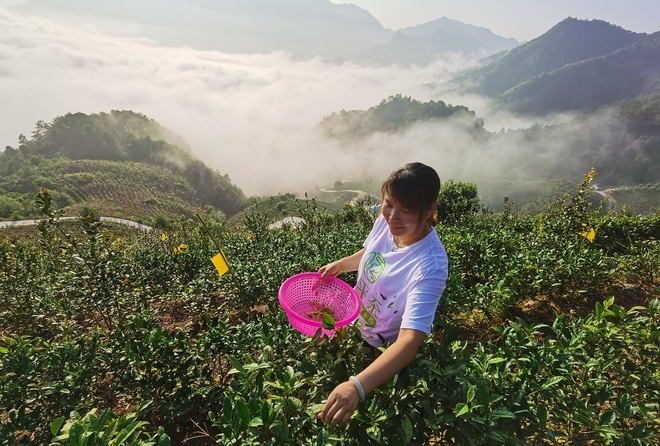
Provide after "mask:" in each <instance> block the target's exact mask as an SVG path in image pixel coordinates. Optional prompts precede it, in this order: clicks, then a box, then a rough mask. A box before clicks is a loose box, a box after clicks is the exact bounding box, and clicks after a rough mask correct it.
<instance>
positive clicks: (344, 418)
mask: <svg viewBox="0 0 660 446" xmlns="http://www.w3.org/2000/svg"><path fill="white" fill-rule="evenodd" d="M425 338H426V334H425V333H424V332H421V331H419V330H411V329H406V328H403V329H401V330H400V331H399V336H398V338H397V340H396V342H394V343H393V344H391V345H390V346H389V347H387V348H386V349H385V351H384V352H383V353H382V354H381V355H380V356H379V357H378V358H376V360H375V361H374V362H372V363H371V364H370V365H369V367H367V368H366V369H364V370H363V371H362V372H360V373H359V374H358V375H356V378H357V379H358V381H359V382H360V384H362V388H363V389H364V393H365V394H367V393H369V392H371V391H372V390H374V389H375V388H377V387H378V386H380V385H382V384H384V383H385V382H387V381H388V380H390V379H391V378H392V377H394V375H396V374H397V373H399V372H400V371H401V370H402V369H403V368H404V367H406V366H407V365H408V364H410V363H411V362H412V360H413V359H415V356H416V355H417V352H418V351H419V348H420V347H421V345H422V343H423V342H424V339H425ZM359 402H360V394H359V393H358V390H357V387H356V386H355V384H353V382H352V381H346V382H344V383H342V384H339V385H338V386H337V387H336V388H335V389H334V390H333V391H332V393H330V395H329V396H328V399H327V401H326V402H325V404H324V405H323V410H322V411H321V413H320V414H319V418H320V419H321V420H323V421H325V422H326V423H329V424H335V425H339V426H342V425H344V424H346V422H348V420H349V419H350V418H351V416H352V415H353V412H355V409H356V408H357V406H358V403H359Z"/></svg>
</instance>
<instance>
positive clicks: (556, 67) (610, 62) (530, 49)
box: [453, 18, 660, 115]
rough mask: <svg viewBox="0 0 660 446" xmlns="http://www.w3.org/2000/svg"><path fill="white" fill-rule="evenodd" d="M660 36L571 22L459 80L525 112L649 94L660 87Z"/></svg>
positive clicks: (585, 108)
mask: <svg viewBox="0 0 660 446" xmlns="http://www.w3.org/2000/svg"><path fill="white" fill-rule="evenodd" d="M659 76H660V34H658V33H655V34H651V35H648V34H643V33H634V32H631V31H627V30H625V29H623V28H621V27H619V26H615V25H612V24H609V23H607V22H604V21H600V20H592V21H589V20H578V19H573V18H568V19H566V20H563V21H562V22H560V23H558V24H557V25H555V26H554V27H553V28H552V29H550V30H549V31H548V32H546V33H545V34H543V35H541V36H540V37H538V38H536V39H534V40H532V41H530V42H527V43H525V44H523V45H520V46H518V47H516V48H514V49H513V50H511V51H509V52H508V53H507V54H505V55H504V56H503V57H501V58H499V59H498V60H496V61H494V62H492V63H489V64H487V65H486V66H484V67H482V68H479V69H476V70H473V71H470V72H468V73H465V74H463V75H461V76H458V77H457V78H455V79H454V81H453V84H454V85H456V86H458V87H459V88H460V89H462V90H464V91H467V92H471V93H478V94H483V95H486V96H488V97H490V98H493V99H494V100H495V102H496V103H497V104H499V105H500V106H502V107H505V108H507V109H508V110H512V111H515V112H519V113H525V114H533V115H545V114H547V113H550V112H557V111H570V110H577V111H582V112H590V111H593V110H595V109H596V108H597V107H598V106H600V105H605V104H610V103H612V102H615V101H619V100H624V99H628V98H632V97H635V96H638V95H642V94H647V93H649V92H652V91H654V90H656V89H657V88H658V87H659V84H658V79H659Z"/></svg>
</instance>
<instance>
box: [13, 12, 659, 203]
mask: <svg viewBox="0 0 660 446" xmlns="http://www.w3.org/2000/svg"><path fill="white" fill-rule="evenodd" d="M507 1H508V0H507ZM7 2H11V0H0V29H1V30H2V33H0V98H1V100H2V106H1V107H0V147H3V148H4V147H5V146H7V145H8V146H14V147H15V146H16V145H17V141H18V136H19V135H20V134H24V135H26V136H28V137H30V136H31V133H32V131H33V130H34V128H35V124H36V123H37V121H40V120H42V121H45V122H47V123H48V122H51V121H52V120H53V119H55V118H56V117H58V116H62V115H64V114H66V113H75V112H82V113H86V114H92V113H101V112H110V111H111V110H133V111H135V112H138V113H142V114H144V115H146V116H148V117H149V118H151V119H154V120H155V121H156V122H158V123H160V124H161V125H163V126H165V127H167V128H169V129H170V130H172V131H174V132H176V133H178V134H180V135H181V136H182V137H183V138H184V139H185V140H186V142H187V143H188V144H189V145H190V146H191V148H192V151H193V153H194V154H195V155H196V156H197V157H198V158H199V159H200V160H202V161H203V162H205V163H206V164H207V165H209V166H210V167H212V168H214V169H216V170H218V171H219V172H220V173H221V174H223V175H224V174H227V175H228V176H229V177H230V179H231V180H232V182H234V184H236V185H237V186H238V187H240V188H241V189H242V190H243V191H244V192H245V194H246V195H248V196H250V195H275V194H278V193H286V192H293V193H296V194H298V195H303V194H304V193H309V194H310V195H312V196H313V194H314V191H315V190H318V188H320V187H325V186H328V185H332V184H334V183H335V182H336V181H338V180H344V179H360V178H364V177H365V176H366V177H371V178H384V177H385V176H387V174H389V172H391V171H392V170H394V169H396V168H397V167H399V166H400V165H402V164H404V163H405V162H409V161H421V162H425V163H427V164H430V165H431V166H433V167H435V168H436V170H438V172H439V173H440V176H441V178H442V179H443V181H444V180H446V179H456V180H473V179H474V178H479V177H482V176H488V175H494V174H497V173H498V172H502V171H505V170H506V171H507V172H511V169H512V168H513V167H512V166H511V165H509V164H508V163H507V160H508V157H507V151H511V153H513V152H514V151H517V150H534V147H530V146H529V144H527V146H525V147H516V146H515V145H514V144H511V145H510V146H508V147H506V148H504V147H496V148H488V147H475V142H474V140H473V139H472V138H471V137H469V135H468V133H467V132H466V131H465V127H464V123H446V124H442V125H433V126H428V125H427V126H424V125H421V126H417V127H415V128H413V129H410V130H409V131H408V132H406V133H403V134H398V135H383V134H380V135H375V136H373V137H371V138H368V139H367V140H364V141H361V142H360V144H359V145H348V146H346V145H341V144H340V143H338V142H337V141H333V140H330V139H328V138H325V137H323V135H322V134H321V132H320V131H319V130H318V128H317V124H318V123H319V122H320V121H321V119H322V118H323V117H324V116H327V115H329V114H331V113H333V112H339V111H341V110H367V109H369V108H370V107H373V106H375V105H377V104H378V103H380V102H381V101H382V100H383V99H386V98H388V97H389V96H391V95H394V94H402V95H404V96H411V97H413V98H414V99H417V100H420V101H429V100H436V101H437V100H443V101H445V102H446V103H448V104H453V105H465V106H467V107H469V108H470V109H472V110H474V111H475V113H476V115H477V117H480V118H483V119H484V121H485V124H486V125H485V126H486V129H488V130H490V131H499V130H500V129H504V128H506V129H514V128H525V127H528V126H530V125H532V124H534V123H537V120H529V119H526V118H524V117H516V116H510V115H507V114H504V113H493V112H492V111H491V110H489V107H488V105H487V101H486V100H485V99H482V98H479V97H474V96H472V97H466V96H461V97H457V96H453V95H452V94H450V93H447V92H442V93H439V92H438V91H437V90H436V89H434V88H431V87H430V85H438V84H441V83H442V82H443V81H446V80H449V79H450V78H451V76H452V75H453V74H455V73H457V72H458V71H460V70H462V69H464V68H467V67H470V66H474V64H475V62H476V61H475V60H467V59H462V58H461V57H459V56H452V57H448V58H446V59H444V60H438V61H437V62H436V63H434V64H432V65H429V66H428V67H424V68H418V67H410V68H404V67H385V68H383V67H381V68H376V67H365V66H358V65H355V64H353V63H350V62H345V63H341V64H338V63H332V62H325V61H323V60H321V59H319V58H315V59H311V60H300V59H296V58H292V57H290V56H289V55H287V54H285V53H283V52H274V53H271V54H252V55H247V54H223V53H220V52H217V51H199V50H194V49H185V48H169V47H162V46H157V45H156V44H154V43H153V42H150V41H147V40H145V39H141V38H135V37H134V38H124V37H117V36H109V35H106V34H104V33H103V32H101V31H99V30H98V29H95V28H94V27H92V26H90V25H88V24H83V23H80V24H76V25H75V26H74V25H70V24H67V23H63V22H60V21H53V20H49V19H46V18H39V17H35V16H23V15H19V14H16V13H13V12H11V11H10V10H8V9H6V8H3V6H7ZM381 2H382V3H383V4H388V3H390V4H395V3H396V4H399V5H400V4H403V3H404V2H403V1H401V2H398V3H397V2H392V1H388V0H378V2H376V3H379V4H380V3H381ZM14 3H15V2H14ZM363 3H367V2H366V0H365V1H364V2H363ZM406 3H410V8H409V9H410V11H409V12H410V13H411V14H412V13H413V12H414V11H415V10H418V8H419V7H421V6H423V2H421V1H417V0H406ZM432 3H436V2H427V5H431V4H432ZM437 3H443V2H439V1H438V2H437ZM455 3H459V2H455ZM460 3H461V4H462V3H464V1H461V2H460ZM468 3H469V2H468ZM482 3H483V4H489V3H487V2H485V1H484V2H482ZM493 3H494V2H493ZM529 3H540V2H538V1H535V2H529ZM605 3H606V2H605ZM633 3H634V2H633ZM659 3H660V2H659ZM559 4H561V3H559ZM362 6H365V7H366V6H367V5H364V4H363V5H362ZM454 8H457V7H456V6H454ZM393 10H394V8H393ZM435 11H436V10H431V9H427V12H426V13H427V14H429V15H433V16H441V15H442V14H446V15H450V11H446V12H437V14H436V13H435ZM459 12H460V10H459V9H456V11H455V14H458V13H459ZM417 13H419V11H418V12H417ZM463 13H465V14H467V12H465V11H463ZM482 13H483V14H485V12H482ZM455 14H451V15H452V16H453V17H452V18H456V19H459V20H466V21H468V20H467V18H466V17H458V16H457V15H455ZM539 14H540V12H539ZM374 15H375V16H376V17H377V18H378V19H380V20H383V22H384V24H386V25H387V26H405V25H406V24H410V23H403V21H404V20H411V21H413V22H414V21H415V18H414V17H413V16H411V18H410V19H404V17H403V15H401V17H399V18H398V19H396V20H399V21H401V22H400V23H399V24H394V23H387V22H386V20H395V19H394V18H390V19H387V17H379V16H378V15H379V11H378V10H375V9H374ZM560 15H561V16H562V17H563V16H564V15H566V14H564V13H562V14H560ZM639 15H640V16H643V15H644V14H642V13H640V14H639ZM659 16H660V15H659ZM471 17H472V18H471V19H470V21H472V22H473V23H474V24H478V25H483V26H489V24H488V23H481V22H480V21H479V20H478V16H477V15H476V13H475V15H473V16H471ZM484 20H485V19H484ZM554 20H555V19H552V20H551V21H554ZM640 20H641V18H640ZM521 21H524V20H522V19H521ZM617 22H618V23H621V24H623V23H622V22H621V21H618V20H617ZM512 26H513V25H512ZM539 26H542V25H539ZM659 28H660V26H659ZM512 29H513V28H512ZM636 30H637V31H644V29H639V28H638V29H636ZM498 32H501V31H498ZM511 35H512V36H514V37H516V38H525V37H526V36H525V35H523V34H520V35H518V34H511ZM567 119H569V117H568V116H556V117H552V118H548V119H547V120H546V121H545V122H546V123H549V122H553V121H554V122H557V121H562V120H567ZM551 144H553V145H558V144H560V142H559V141H552V142H551ZM569 149H570V147H569ZM488 154H490V155H488Z"/></svg>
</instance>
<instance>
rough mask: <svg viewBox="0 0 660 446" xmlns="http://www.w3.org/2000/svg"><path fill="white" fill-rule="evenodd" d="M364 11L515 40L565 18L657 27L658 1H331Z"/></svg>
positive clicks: (387, 20)
mask: <svg viewBox="0 0 660 446" xmlns="http://www.w3.org/2000/svg"><path fill="white" fill-rule="evenodd" d="M331 1H332V2H333V3H353V4H355V5H357V6H359V7H361V8H363V9H366V10H367V11H369V12H370V13H371V15H373V16H374V17H376V19H378V21H379V22H380V23H381V24H382V25H383V26H384V27H386V28H390V29H400V28H405V27H408V26H414V25H419V24H421V23H426V22H429V21H431V20H434V19H438V18H441V17H443V16H445V17H448V18H450V19H454V20H458V21H460V22H464V23H467V24H469V25H475V26H481V27H484V28H488V29H490V30H491V31H493V32H494V33H495V34H498V35H500V36H502V37H513V38H515V39H516V40H518V41H519V42H523V41H526V40H531V39H534V38H535V37H538V36H540V35H541V34H543V33H544V32H546V31H547V30H549V29H550V28H552V27H553V26H554V25H555V24H557V23H558V22H560V21H562V20H563V19H565V18H567V17H574V18H578V19H589V20H592V19H598V20H605V21H607V22H610V23H613V24H615V25H618V26H621V27H622V28H624V29H628V30H630V31H635V32H646V33H653V32H656V31H659V30H660V1H658V0H354V1H350V2H349V1H345V0H331Z"/></svg>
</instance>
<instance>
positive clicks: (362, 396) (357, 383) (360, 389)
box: [348, 376, 366, 401]
mask: <svg viewBox="0 0 660 446" xmlns="http://www.w3.org/2000/svg"><path fill="white" fill-rule="evenodd" d="M348 379H350V380H351V382H352V383H353V384H355V388H356V389H357V391H358V393H359V394H360V400H361V401H364V400H365V399H366V395H365V394H364V388H363V387H362V384H360V381H359V380H358V379H357V378H356V377H355V376H349V377H348Z"/></svg>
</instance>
